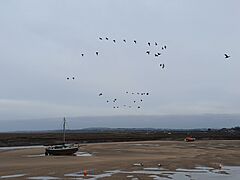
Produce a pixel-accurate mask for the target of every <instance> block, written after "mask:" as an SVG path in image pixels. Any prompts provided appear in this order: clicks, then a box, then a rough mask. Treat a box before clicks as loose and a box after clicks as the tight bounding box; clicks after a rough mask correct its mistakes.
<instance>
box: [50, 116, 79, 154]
mask: <svg viewBox="0 0 240 180" xmlns="http://www.w3.org/2000/svg"><path fill="white" fill-rule="evenodd" d="M65 130H66V119H65V118H64V119H63V144H58V145H52V146H49V147H47V148H46V149H45V155H46V156H47V155H54V156H57V155H73V154H74V153H76V152H77V151H78V149H79V146H78V145H75V144H66V143H65V142H66V141H65V136H66V132H65Z"/></svg>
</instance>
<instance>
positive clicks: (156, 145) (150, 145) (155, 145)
mask: <svg viewBox="0 0 240 180" xmlns="http://www.w3.org/2000/svg"><path fill="white" fill-rule="evenodd" d="M131 145H132V146H147V147H159V146H160V145H159V144H131Z"/></svg>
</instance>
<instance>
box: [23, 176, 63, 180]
mask: <svg viewBox="0 0 240 180" xmlns="http://www.w3.org/2000/svg"><path fill="white" fill-rule="evenodd" d="M27 179H35V180H52V179H60V178H58V177H52V176H36V177H29V178H27Z"/></svg>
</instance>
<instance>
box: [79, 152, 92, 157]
mask: <svg viewBox="0 0 240 180" xmlns="http://www.w3.org/2000/svg"><path fill="white" fill-rule="evenodd" d="M75 155H76V156H78V157H90V156H92V154H90V153H88V152H81V151H78V152H76V153H75Z"/></svg>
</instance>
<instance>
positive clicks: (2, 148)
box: [0, 146, 44, 151]
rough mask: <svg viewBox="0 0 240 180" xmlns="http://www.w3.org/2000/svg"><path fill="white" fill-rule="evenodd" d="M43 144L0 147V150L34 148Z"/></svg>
mask: <svg viewBox="0 0 240 180" xmlns="http://www.w3.org/2000/svg"><path fill="white" fill-rule="evenodd" d="M43 147H44V146H13V147H0V151H6V150H18V149H34V148H43Z"/></svg>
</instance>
